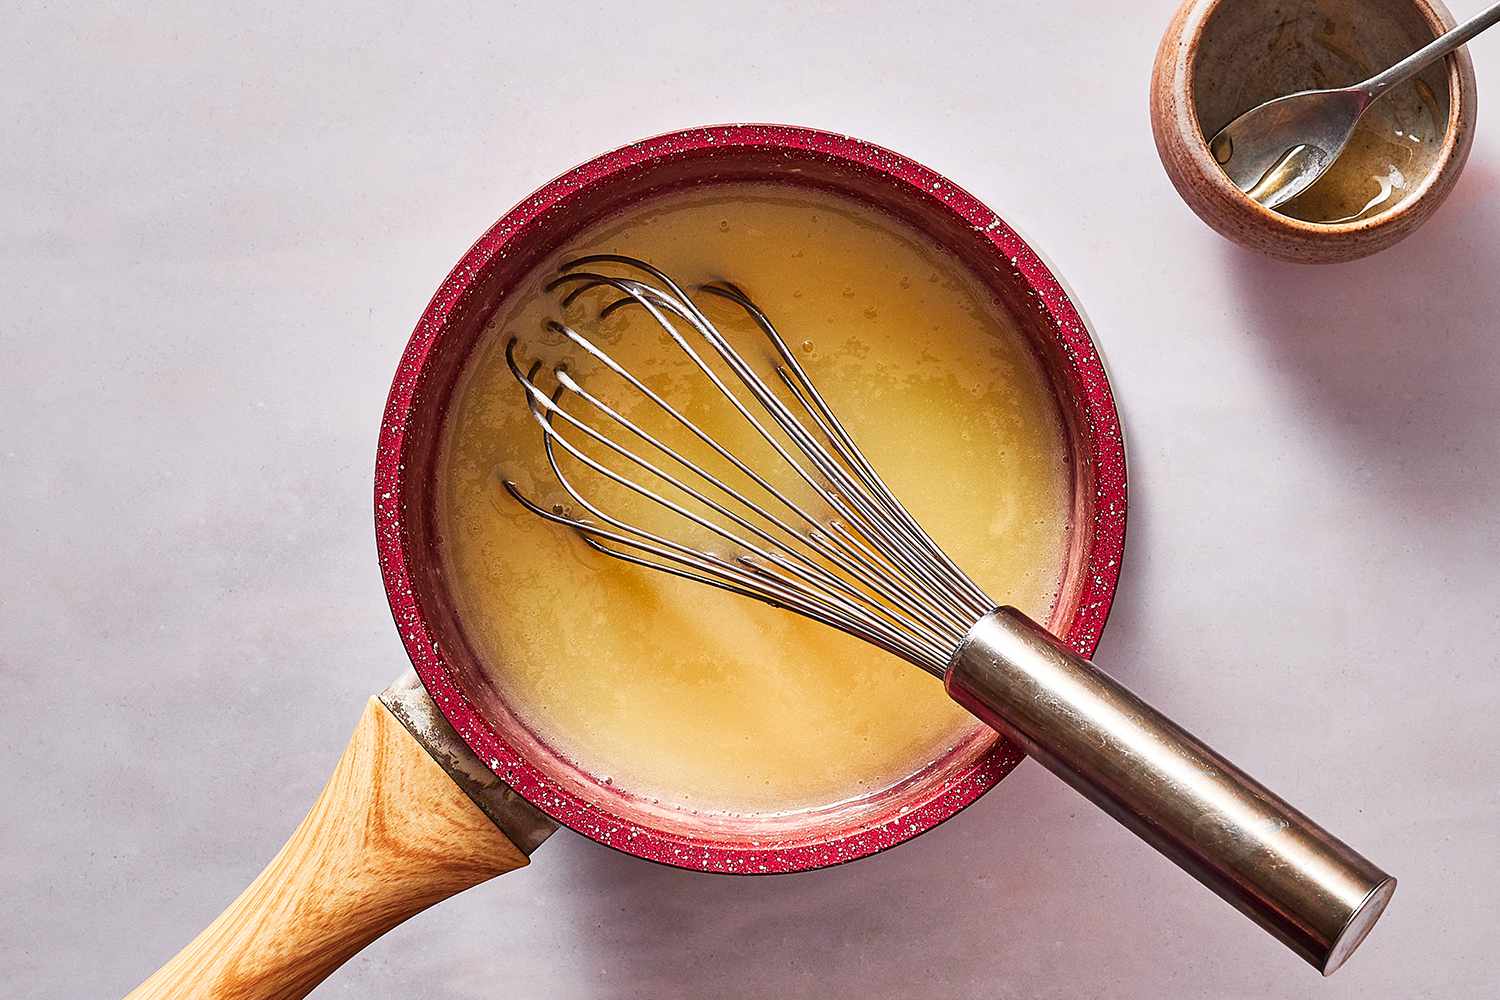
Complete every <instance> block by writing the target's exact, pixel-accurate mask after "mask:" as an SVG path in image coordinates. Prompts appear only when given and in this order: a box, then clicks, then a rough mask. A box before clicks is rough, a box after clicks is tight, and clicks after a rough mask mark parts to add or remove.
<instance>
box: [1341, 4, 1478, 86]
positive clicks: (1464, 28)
mask: <svg viewBox="0 0 1500 1000" xmlns="http://www.w3.org/2000/svg"><path fill="white" fill-rule="evenodd" d="M1496 22H1500V3H1495V4H1491V5H1490V7H1489V9H1488V10H1484V11H1481V12H1480V13H1478V14H1475V15H1474V16H1473V17H1471V18H1469V19H1468V20H1467V21H1465V22H1464V23H1463V24H1460V25H1459V26H1458V27H1456V28H1454V29H1453V30H1452V31H1448V32H1444V33H1443V34H1441V35H1439V36H1438V37H1437V38H1434V39H1433V40H1432V41H1431V42H1428V43H1427V44H1426V45H1424V46H1422V47H1421V48H1420V49H1418V50H1417V51H1415V52H1413V53H1412V54H1411V55H1409V56H1407V57H1406V58H1405V59H1403V60H1401V61H1400V62H1398V63H1396V65H1394V66H1392V67H1391V68H1390V69H1388V70H1386V71H1385V72H1383V73H1377V74H1376V75H1374V76H1372V77H1370V78H1369V79H1368V80H1366V81H1365V82H1364V83H1361V84H1358V85H1356V89H1358V90H1362V91H1364V93H1365V96H1366V97H1368V98H1369V99H1370V100H1372V101H1373V100H1375V99H1376V98H1377V97H1379V96H1380V95H1381V94H1383V93H1385V92H1386V91H1387V90H1389V89H1391V88H1392V87H1394V86H1395V85H1396V84H1398V83H1404V82H1405V81H1406V80H1408V79H1410V78H1411V77H1413V76H1415V75H1416V74H1417V73H1420V72H1421V71H1422V70H1423V69H1425V68H1426V67H1427V64H1428V63H1431V62H1433V61H1435V60H1437V59H1441V58H1442V57H1443V56H1445V55H1447V54H1448V53H1450V52H1452V51H1453V50H1454V49H1456V48H1458V47H1459V46H1460V45H1462V44H1464V43H1465V42H1467V41H1468V40H1469V39H1471V38H1473V37H1474V36H1475V35H1477V34H1479V33H1480V32H1481V31H1483V30H1485V29H1486V28H1489V27H1492V26H1493V25H1494V24H1495V23H1496Z"/></svg>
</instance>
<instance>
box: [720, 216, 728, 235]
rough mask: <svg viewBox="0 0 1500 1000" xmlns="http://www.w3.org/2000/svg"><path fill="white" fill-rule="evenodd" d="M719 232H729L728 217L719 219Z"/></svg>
mask: <svg viewBox="0 0 1500 1000" xmlns="http://www.w3.org/2000/svg"><path fill="white" fill-rule="evenodd" d="M719 232H721V233H727V232H729V220H728V219H720V220H719Z"/></svg>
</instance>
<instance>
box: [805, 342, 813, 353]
mask: <svg viewBox="0 0 1500 1000" xmlns="http://www.w3.org/2000/svg"><path fill="white" fill-rule="evenodd" d="M812 352H813V342H812V341H810V340H804V341H803V342H802V353H803V354H811V353H812Z"/></svg>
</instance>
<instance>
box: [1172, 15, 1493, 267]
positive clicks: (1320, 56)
mask: <svg viewBox="0 0 1500 1000" xmlns="http://www.w3.org/2000/svg"><path fill="white" fill-rule="evenodd" d="M1452 26H1453V16H1452V15H1451V14H1449V13H1448V10H1447V8H1445V7H1444V6H1443V5H1442V3H1440V2H1438V0H1184V2H1183V3H1182V5H1181V6H1180V7H1179V8H1178V9H1177V13H1176V15H1175V16H1174V17H1173V19H1172V23H1171V24H1170V25H1169V26H1168V28H1167V31H1166V34H1165V35H1164V36H1163V37H1162V41H1161V47H1160V49H1159V50H1158V51H1157V54H1156V66H1155V68H1154V69H1153V71H1152V75H1151V129H1152V132H1153V133H1154V134H1155V137H1156V148H1157V152H1158V153H1159V154H1160V156H1161V162H1162V165H1163V166H1164V167H1165V168H1166V171H1167V176H1168V177H1170V178H1171V180H1172V184H1173V185H1174V186H1175V187H1176V188H1177V192H1178V193H1179V194H1180V195H1182V199H1183V201H1185V202H1187V204H1188V207H1189V208H1191V209H1192V210H1193V211H1194V212H1195V213H1197V215H1198V217H1199V218H1201V219H1202V220H1203V221H1204V222H1206V223H1208V224H1209V225H1210V226H1212V227H1213V228H1214V229H1215V230H1217V231H1218V232H1219V233H1220V234H1221V235H1223V236H1226V237H1228V238H1229V239H1231V240H1234V241H1235V242H1236V243H1239V244H1241V245H1243V246H1246V247H1249V248H1250V249H1252V250H1258V251H1260V252H1261V253H1264V254H1266V255H1268V256H1271V257H1276V258H1278V259H1281V260H1289V261H1293V262H1297V263H1309V264H1323V263H1335V262H1338V261H1345V260H1354V259H1356V258H1359V257H1364V256H1367V255H1369V254H1372V253H1376V252H1378V251H1380V250H1384V249H1386V248H1388V247H1391V246H1394V245H1395V244H1396V243H1398V242H1400V241H1401V240H1403V239H1405V238H1406V237H1407V236H1409V235H1411V233H1413V232H1414V231H1415V230H1416V229H1417V227H1418V226H1420V225H1421V224H1422V223H1424V222H1426V221H1427V219H1429V218H1430V217H1431V216H1432V213H1433V212H1435V211H1437V209H1438V206H1439V205H1441V204H1442V203H1443V201H1444V200H1445V199H1446V198H1447V197H1448V194H1449V192H1451V191H1452V190H1453V186H1454V185H1455V184H1456V183H1457V182H1458V177H1459V174H1460V173H1462V171H1463V168H1464V163H1465V161H1466V160H1467V159H1468V157H1469V147H1470V146H1472V145H1473V142H1474V102H1475V87H1474V64H1473V62H1472V61H1471V60H1470V59H1469V53H1468V50H1467V49H1459V50H1458V51H1457V52H1455V53H1453V54H1452V55H1450V56H1448V57H1447V58H1446V59H1444V60H1442V61H1440V62H1438V63H1436V64H1434V65H1432V66H1429V67H1427V69H1425V70H1423V72H1422V73H1421V75H1420V77H1419V78H1418V79H1419V81H1420V83H1421V85H1422V86H1424V87H1425V88H1426V91H1427V93H1429V94H1430V95H1431V100H1432V101H1433V103H1434V106H1435V107H1436V108H1437V110H1438V114H1439V115H1440V120H1445V127H1444V132H1443V138H1442V144H1441V147H1440V148H1439V150H1438V152H1437V155H1436V157H1435V159H1434V160H1433V162H1432V163H1431V164H1430V165H1429V166H1427V167H1425V169H1424V172H1423V173H1422V174H1421V175H1420V176H1415V177H1412V178H1411V179H1410V180H1411V184H1410V188H1409V190H1408V192H1407V194H1406V195H1405V196H1404V197H1403V198H1401V199H1399V200H1397V201H1395V202H1393V203H1392V204H1391V205H1390V207H1388V208H1385V209H1384V210H1382V211H1380V212H1377V213H1375V214H1373V215H1370V216H1367V217H1363V218H1360V219H1357V220H1355V221H1352V222H1344V223H1335V224H1327V223H1315V222H1304V221H1302V220H1300V219H1295V218H1292V217H1291V216H1289V215H1283V214H1281V213H1280V212H1274V211H1272V210H1270V209H1267V208H1263V207H1261V206H1260V205H1258V204H1256V203H1255V202H1254V201H1252V200H1251V199H1250V198H1249V197H1247V196H1246V195H1245V194H1244V193H1243V192H1241V191H1240V190H1239V188H1237V187H1235V186H1234V184H1233V183H1232V182H1231V181H1230V180H1229V178H1228V177H1227V176H1226V175H1225V174H1224V172H1223V171H1222V170H1221V169H1219V165H1218V164H1217V163H1216V162H1215V161H1214V158H1213V154H1211V153H1210V152H1209V150H1208V140H1209V139H1210V138H1212V137H1213V136H1214V135H1215V134H1217V133H1218V131H1219V130H1220V129H1221V128H1223V127H1224V126H1225V125H1227V124H1229V123H1230V122H1231V121H1233V120H1234V119H1235V117H1237V116H1238V115H1240V114H1241V113H1243V112H1245V111H1248V110H1250V109H1251V108H1253V107H1255V106H1256V105H1257V104H1260V103H1262V102H1264V101H1268V100H1271V99H1272V98H1275V97H1281V96H1284V95H1286V94H1291V93H1295V92H1297V91H1300V90H1311V89H1318V88H1324V87H1342V86H1347V85H1349V84H1353V83H1358V82H1359V81H1361V80H1363V79H1366V78H1368V77H1369V76H1371V75H1373V74H1374V73H1377V72H1379V71H1380V70H1382V69H1384V68H1385V67H1387V66H1389V65H1391V64H1392V63H1394V62H1396V61H1397V60H1399V59H1401V58H1402V57H1404V56H1406V55H1408V54H1409V53H1411V52H1415V51H1416V50H1417V49H1419V48H1421V47H1422V46H1423V45H1425V44H1426V43H1428V42H1430V41H1432V39H1433V38H1435V37H1436V36H1438V35H1440V34H1442V33H1443V32H1444V31H1446V30H1447V29H1448V28H1451V27H1452Z"/></svg>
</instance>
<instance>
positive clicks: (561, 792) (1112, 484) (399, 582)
mask: <svg viewBox="0 0 1500 1000" xmlns="http://www.w3.org/2000/svg"><path fill="white" fill-rule="evenodd" d="M743 180H755V181H763V182H764V181H769V182H776V183H783V184H788V185H804V186H814V187H820V188H825V189H834V190H837V191H839V192H842V193H844V194H846V195H848V196H851V197H854V198H856V199H859V200H862V201H865V202H867V203H871V204H873V205H875V206H878V207H879V208H881V209H883V210H885V211H888V212H890V213H892V214H894V215H896V216H899V217H900V218H902V219H904V220H906V221H907V222H908V223H911V224H913V225H915V226H916V227H917V228H918V229H919V230H921V231H922V232H924V233H926V234H927V235H928V236H930V238H931V239H933V240H935V241H937V242H938V243H940V244H942V245H943V246H945V247H947V248H948V249H950V250H951V251H952V252H953V253H955V254H956V255H957V256H958V257H959V258H960V259H962V260H963V261H964V262H965V263H966V264H967V265H968V266H969V267H970V268H971V269H972V270H973V271H974V272H975V274H976V275H978V276H979V277H980V278H981V280H983V281H984V282H985V283H986V284H987V285H988V286H989V287H990V288H991V289H992V290H993V291H994V292H995V294H996V295H997V296H999V297H1000V299H1001V300H1002V301H1003V302H1004V303H1006V304H1007V306H1008V307H1009V309H1010V310H1011V311H1012V312H1013V313H1014V315H1015V317H1016V318H1017V320H1018V322H1019V325H1020V326H1021V327H1022V329H1023V330H1024V331H1025V334H1026V336H1027V337H1029V338H1030V340H1031V342H1032V344H1033V345H1034V347H1035V349H1036V351H1037V353H1038V355H1039V357H1040V358H1041V359H1042V361H1043V363H1044V365H1045V368H1046V370H1047V372H1048V373H1049V377H1050V379H1051V381H1052V384H1053V386H1054V388H1055V391H1056V396H1057V400H1058V403H1059V408H1060V410H1061V412H1062V414H1063V417H1064V423H1065V425H1066V427H1067V431H1068V441H1069V445H1070V447H1071V450H1072V467H1073V497H1072V520H1071V532H1070V538H1071V541H1070V550H1069V553H1068V556H1067V565H1066V569H1065V572H1064V585H1063V587H1062V591H1061V594H1060V596H1059V599H1058V602H1057V606H1056V609H1055V611H1054V613H1053V615H1052V617H1051V620H1050V622H1049V626H1050V629H1051V631H1052V632H1053V633H1054V634H1056V635H1059V636H1061V637H1063V638H1064V639H1065V640H1066V641H1067V642H1068V643H1069V644H1070V645H1071V646H1072V647H1073V648H1074V649H1076V650H1078V651H1079V652H1080V653H1082V654H1084V655H1085V656H1088V655H1090V654H1092V652H1093V650H1094V646H1095V645H1096V643H1097V642H1098V640H1099V632H1100V629H1101V628H1102V627H1103V625H1104V621H1105V617H1106V616H1107V614H1108V612H1109V606H1110V601H1111V599H1112V597H1113V594H1114V589H1115V582H1116V579H1117V577H1118V574H1119V566H1120V555H1121V549H1122V545H1123V541H1124V530H1125V463H1124V450H1123V447H1122V442H1121V438H1120V428H1119V417H1118V415H1117V413H1116V412H1115V406H1114V401H1113V398H1112V396H1111V393H1110V387H1109V383H1108V381H1107V380H1106V378H1105V372H1104V368H1103V365H1102V364H1101V361H1100V358H1099V355H1098V353H1097V352H1096V351H1095V349H1094V344H1093V342H1092V341H1091V340H1090V338H1089V333H1088V331H1087V329H1086V328H1085V325H1084V322H1083V320H1082V318H1081V316H1080V315H1079V312H1078V310H1077V309H1076V308H1075V307H1074V305H1073V303H1072V302H1071V301H1070V300H1069V298H1068V295H1067V294H1066V292H1065V291H1064V289H1063V287H1062V286H1061V285H1060V284H1059V282H1058V280H1057V279H1056V278H1055V277H1054V275H1053V274H1052V272H1051V271H1050V270H1049V269H1048V267H1047V266H1046V264H1044V263H1043V262H1042V260H1041V259H1039V258H1038V256H1037V255H1036V253H1034V252H1033V251H1032V249H1031V247H1029V246H1027V244H1026V243H1025V241H1023V240H1022V239H1021V238H1020V237H1019V236H1017V235H1016V233H1015V232H1014V231H1013V230H1012V229H1011V228H1010V227H1009V226H1007V225H1006V224H1005V223H1004V222H1003V221H1002V220H1001V219H1000V218H998V217H997V216H996V215H995V214H994V213H993V212H991V211H990V210H989V209H988V208H986V207H985V206H984V205H982V204H980V203H979V202H978V201H977V200H976V199H975V198H974V197H973V196H971V195H969V194H968V193H966V192H965V191H963V190H962V189H961V188H959V187H957V186H956V185H954V184H953V183H951V182H950V181H948V180H946V179H945V178H943V177H941V176H939V175H938V174H935V173H933V172H932V171H931V170H928V169H927V168H926V167H923V166H921V165H920V164H917V163H913V162H912V161H911V160H908V159H905V158H904V157H901V156H899V155H897V154H895V153H892V152H890V151H889V150H885V149H881V148H879V147H877V146H872V145H870V144H868V143H864V142H860V141H858V140H855V139H851V138H848V137H846V136H839V135H831V134H828V133H825V132H815V131H811V130H808V129H799V128H787V127H780V126H766V125H732V126H722V127H714V128H703V129H693V130H689V131H684V132H676V133H673V134H670V135H664V136H660V137H657V138H654V139H648V140H645V141H643V142H639V143H636V144H634V145H631V146H628V147H625V148H624V149H619V150H616V151H614V152H612V153H607V154H605V155H603V156H601V157H599V158H598V159H595V160H591V161H590V162H588V163H586V164H584V165H582V166H580V167H577V168H576V169H573V170H570V171H569V172H568V173H566V174H564V175H562V176H561V177H559V178H557V179H556V180H554V181H553V182H551V183H550V184H548V185H546V186H545V187H543V188H542V189H541V190H539V191H537V192H536V193H534V194H532V195H531V196H529V197H528V198H526V199H525V200H524V201H522V202H521V203H520V204H519V205H517V206H516V207H515V208H514V209H512V210H511V211H510V212H509V213H508V214H507V215H506V216H505V217H504V218H503V219H501V220H500V221H499V222H497V223H496V224H495V225H494V226H493V227H491V228H490V230H489V231H488V232H486V233H485V234H484V235H483V236H482V237H481V238H480V239H479V241H478V242H477V243H476V244H475V245H474V246H473V248H472V249H470V250H469V252H468V253H466V254H465V255H464V257H463V259H462V260H460V261H459V262H458V264H457V266H456V267H454V269H453V271H452V273H450V274H449V275H448V277H447V279H446V280H445V281H444V282H443V284H442V286H441V287H440V288H439V289H438V291H437V294H436V295H435V296H434V297H433V299H432V302H431V304H430V305H429V306H428V307H427V310H426V312H425V313H424V314H423V315H422V318H421V320H420V322H418V324H417V327H416V330H415V331H414V332H413V333H412V336H411V341H410V343H409V344H408V345H407V348H406V352H405V354H404V356H403V357H402V359H401V364H400V367H399V369H398V370H397V373H396V378H395V382H394V384H393V385H392V387H391V394H390V400H389V403H388V405H387V407H386V411H385V420H384V423H383V424H382V425H381V429H380V446H379V456H378V460H377V465H376V473H375V519H376V536H377V541H378V544H379V553H380V564H381V568H382V571H383V572H384V576H385V586H386V592H387V594H388V596H389V599H390V605H391V611H392V613H393V614H394V616H395V620H396V624H397V627H398V628H399V629H400V633H401V639H402V641H403V642H404V643H405V645H406V650H407V652H408V654H409V655H410V656H411V661H412V663H413V664H414V665H415V667H416V669H417V672H418V674H420V676H421V678H422V682H423V683H424V684H425V685H426V687H427V690H428V691H429V692H430V693H431V695H432V697H433V699H434V700H435V701H436V702H437V704H438V706H439V707H440V708H441V709H442V711H443V713H444V715H446V716H447V718H448V720H449V722H451V723H452V724H453V727H454V729H456V730H457V732H458V733H459V734H460V735H461V736H462V738H463V739H464V740H465V741H466V742H467V743H468V744H469V746H470V747H471V748H472V749H473V750H474V752H475V753H476V754H477V755H478V756H479V758H480V759H481V760H483V761H485V762H487V763H488V764H489V766H490V767H491V768H492V769H493V770H494V772H495V774H496V775H498V776H499V777H500V778H502V779H503V780H504V781H505V782H507V783H508V784H510V785H511V786H512V787H513V788H514V789H515V790H516V791H518V792H519V793H520V794H521V795H523V796H525V797H526V798H527V799H528V800H529V801H531V802H532V803H533V804H535V805H536V806H537V807H539V808H540V809H541V810H542V811H544V812H546V813H547V814H549V815H550V816H552V817H553V818H555V819H556V820H558V821H559V822H561V823H563V824H565V825H567V826H569V827H571V828H573V829H574V830H576V831H578V832H579V833H582V834H584V835H585V836H588V837H591V838H593V839H594V840H597V841H599V842H600V843H603V844H607V845H609V846H611V847H616V848H619V849H620V850H622V851H626V852H628V853H630V854H634V855H637V856H640V857H643V858H649V859H651V860H654V861H660V862H664V863H667V864H672V865H678V866H681V867H684V868H693V869H700V870H703V871H713V872H735V873H761V872H789V871H798V870H802V869H809V868H817V867H820V866H823V865H830V864H835V863H838V862H841V861H848V860H851V859H853V858H858V857H861V856H863V855H866V854H870V853H873V852H875V851H878V850H880V849H882V848H885V847H889V846H891V845H893V844H897V843H900V842H901V841H903V840H907V839H908V838H911V837H914V836H916V835H917V834H919V833H921V832H923V831H924V830H927V829H930V828H931V827H933V826H935V825H936V824H938V823H940V822H942V821H943V820H944V819H946V818H948V817H949V816H952V815H953V814H954V813H956V812H958V811H959V810H960V809H962V808H963V807H964V806H966V805H968V804H969V803H970V802H973V801H974V800H975V799H976V798H978V797H979V796H980V795H981V794H983V793H984V792H985V791H986V790H987V789H989V788H991V787H992V786H994V785H995V783H996V782H998V781H999V780H1000V779H1001V778H1002V777H1004V776H1005V775H1006V774H1007V773H1008V772H1009V771H1010V770H1011V769H1012V768H1013V767H1015V765H1016V763H1017V762H1018V761H1019V760H1020V759H1021V754H1020V753H1019V752H1018V751H1017V750H1016V749H1015V748H1014V747H1012V746H1011V745H1009V744H1007V743H1005V742H1004V741H1003V740H1001V739H999V738H998V737H997V736H996V735H995V734H993V733H991V732H989V731H987V730H982V729H981V730H980V731H977V732H976V733H975V735H974V736H973V737H972V738H971V739H969V740H968V741H967V742H965V743H963V744H962V745H959V746H957V747H955V748H953V749H952V751H951V752H950V753H949V754H948V755H947V756H946V757H944V758H943V759H941V760H939V761H937V762H935V763H934V764H933V766H932V767H930V768H928V769H927V770H926V771H925V772H923V773H922V774H920V775H918V776H916V777H914V778H912V779H910V780H909V781H907V782H906V783H905V784H903V785H901V786H899V787H897V788H893V789H888V790H886V791H884V792H881V793H878V794H876V795H873V796H871V797H868V798H864V799H860V800H857V801H853V802H849V803H846V804H842V805H839V806H837V807H831V808H829V809H826V810H823V811H810V812H803V813H798V814H794V815H790V816H788V815H780V816H766V817H763V818H757V817H754V816H750V817H735V818H732V819H731V818H727V817H719V818H712V817H703V816H699V815H689V814H687V813H685V812H674V811H672V810H670V809H667V808H665V807H662V806H660V805H652V804H650V803H648V802H647V801H645V800H644V799H642V798H637V797H634V796H632V795H631V794H630V792H629V790H628V789H620V788H617V787H615V786H613V785H609V786H606V785H603V784H601V783H599V782H598V781H596V780H594V779H593V778H591V777H590V776H588V775H587V774H584V773H582V772H581V771H580V770H578V769H577V768H574V767H573V766H571V765H570V764H569V763H568V762H567V761H566V760H564V759H562V758H561V757H560V756H559V755H557V754H556V753H554V752H553V751H552V750H551V749H550V748H548V747H547V746H546V745H544V744H543V743H542V742H541V741H539V740H538V739H537V738H536V737H535V736H534V735H532V734H531V733H530V732H528V731H527V730H526V728H525V727H524V726H522V725H520V724H519V723H518V722H517V720H516V718H515V717H514V715H513V714H512V713H511V712H510V711H509V709H508V708H507V706H506V704H505V702H504V700H503V698H502V697H501V696H500V695H499V694H498V693H497V692H496V691H495V690H494V688H493V687H491V686H490V685H489V684H487V683H486V682H485V681H484V680H483V675H482V673H481V671H480V669H479V665H478V663H477V661H476V659H475V657H474V655H473V654H472V653H471V652H470V650H469V647H468V644H467V643H466V641H465V637H464V624H463V622H462V621H461V620H460V618H459V616H458V615H457V614H456V613H455V611H454V607H453V602H452V601H451V600H450V599H449V596H448V594H447V593H446V591H445V587H444V582H443V577H442V574H441V572H440V569H439V563H438V558H437V555H436V552H435V546H434V544H433V538H434V530H435V529H434V517H433V493H434V490H433V470H434V466H435V461H436V456H437V451H438V438H439V434H438V431H439V428H440V427H441V425H442V422H443V416H444V411H445V408H446V406H447V403H448V400H449V396H450V394H451V392H452V389H453V386H454V382H455V379H456V378H457V376H458V374H459V371H460V369H461V368H462V366H463V364H464V360H465V358H466V356H467V355H468V353H469V351H470V350H471V348H472V347H473V346H474V344H475V342H476V340H477V338H478V337H479V336H480V333H481V331H482V330H483V329H484V326H485V324H486V322H487V321H488V319H489V318H490V317H491V315H492V314H493V313H494V311H495V309H496V308H497V307H498V306H499V305H500V303H501V302H503V301H504V300H505V298H506V296H507V295H508V294H510V292H511V290H512V289H514V288H515V287H517V284H518V282H519V281H520V279H521V278H522V277H523V276H524V275H525V274H526V273H527V272H528V270H530V269H531V268H532V267H534V266H536V265H537V264H538V263H539V262H540V261H542V259H543V258H544V257H546V256H547V255H548V254H549V253H551V252H553V251H555V250H557V249H559V248H561V247H564V246H566V244H567V243H568V242H569V240H570V239H571V238H572V237H573V235H574V234H576V233H578V232H579V231H580V230H581V229H583V228H584V227H585V226H588V225H589V224H590V223H592V222H594V221H596V220H598V219H599V218H600V217H601V216H603V215H606V214H608V213H611V212H614V211H617V210H619V209H620V208H622V207H624V206H626V205H630V204H633V203H635V202H638V201H639V200H641V199H644V198H649V197H651V196H652V195H653V194H654V193H656V192H661V191H664V190H671V189H675V188H680V187H683V186H687V185H711V184H716V183H722V182H729V181H743ZM892 669H904V668H903V667H901V666H900V665H897V664H894V663H893V665H892Z"/></svg>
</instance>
